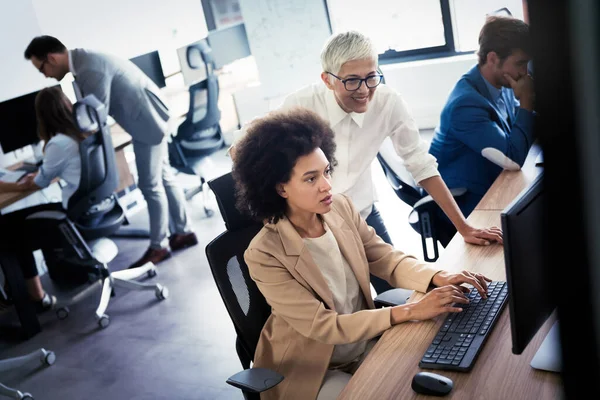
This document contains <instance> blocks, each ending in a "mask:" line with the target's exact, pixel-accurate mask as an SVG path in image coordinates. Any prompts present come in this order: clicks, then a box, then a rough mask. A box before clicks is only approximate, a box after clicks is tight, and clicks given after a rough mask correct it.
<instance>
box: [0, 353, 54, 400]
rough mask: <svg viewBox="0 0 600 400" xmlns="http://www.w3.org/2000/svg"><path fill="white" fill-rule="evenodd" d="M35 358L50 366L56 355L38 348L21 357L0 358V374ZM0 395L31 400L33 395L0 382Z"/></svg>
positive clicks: (28, 362) (19, 399)
mask: <svg viewBox="0 0 600 400" xmlns="http://www.w3.org/2000/svg"><path fill="white" fill-rule="evenodd" d="M35 360H38V361H39V362H40V363H41V364H42V365H46V366H50V365H52V364H54V361H55V360H56V356H55V355H54V353H53V352H51V351H47V350H45V349H38V350H36V351H34V352H31V353H29V354H26V355H24V356H21V357H14V358H7V359H4V360H0V374H1V373H2V372H7V371H13V370H15V369H17V368H20V367H22V366H24V365H27V364H30V363H31V362H33V361H35ZM0 396H3V397H4V396H6V397H10V398H11V399H18V400H33V396H32V395H31V394H30V393H24V392H21V391H19V390H17V389H13V388H10V387H8V386H5V385H3V384H2V383H0Z"/></svg>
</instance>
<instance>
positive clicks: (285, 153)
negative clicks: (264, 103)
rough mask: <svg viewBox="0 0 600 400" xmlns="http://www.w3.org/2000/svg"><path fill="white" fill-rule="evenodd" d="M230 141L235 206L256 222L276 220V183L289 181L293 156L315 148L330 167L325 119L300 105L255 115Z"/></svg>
mask: <svg viewBox="0 0 600 400" xmlns="http://www.w3.org/2000/svg"><path fill="white" fill-rule="evenodd" d="M246 132H247V133H246V135H245V136H244V138H243V139H242V140H240V142H239V143H238V144H236V146H235V160H234V164H233V170H232V174H233V178H234V180H235V186H236V197H237V208H238V209H239V210H240V211H241V212H242V213H246V214H248V215H249V216H250V217H252V218H253V219H256V220H257V221H265V220H267V221H268V222H271V223H276V222H277V221H278V220H279V219H280V218H282V217H283V216H284V215H285V211H286V206H287V203H286V200H285V199H284V198H283V197H281V196H280V195H279V194H278V193H277V191H276V186H277V184H280V183H285V182H288V181H289V180H290V178H291V174H292V170H293V168H294V166H295V165H296V161H297V160H298V158H300V157H302V156H305V155H308V154H310V153H311V152H313V151H314V150H315V149H317V148H320V149H321V150H322V151H323V153H325V156H326V157H327V159H328V160H329V163H330V164H331V167H332V168H333V167H334V166H335V165H336V164H337V161H336V160H335V157H334V153H335V141H334V139H333V131H332V130H331V128H330V127H329V123H328V122H327V121H325V120H324V119H322V118H321V117H320V116H319V115H317V114H316V113H314V112H313V111H310V110H308V109H304V108H295V109H292V110H287V111H274V112H271V113H269V114H267V116H265V117H263V118H259V119H256V120H254V121H253V122H252V123H251V124H250V125H249V126H248V128H247V129H246Z"/></svg>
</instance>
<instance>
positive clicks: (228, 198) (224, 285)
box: [206, 173, 412, 400]
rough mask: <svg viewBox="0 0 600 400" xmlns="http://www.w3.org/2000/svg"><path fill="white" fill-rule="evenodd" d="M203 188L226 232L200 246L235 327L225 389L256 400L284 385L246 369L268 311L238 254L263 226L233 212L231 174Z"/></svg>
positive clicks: (396, 300) (392, 296) (396, 297)
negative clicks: (234, 366)
mask: <svg viewBox="0 0 600 400" xmlns="http://www.w3.org/2000/svg"><path fill="white" fill-rule="evenodd" d="M208 185H209V187H210V188H211V190H212V191H213V192H214V194H215V197H216V199H217V204H218V206H219V211H220V212H221V216H222V217H223V221H224V222H225V228H226V230H225V232H223V233H222V234H221V235H219V236H218V237H217V238H216V239H214V240H213V241H212V242H210V243H209V244H208V245H207V246H206V257H207V258H208V263H209V265H210V269H211V271H212V274H213V278H214V280H215V283H216V285H217V288H218V289H219V293H220V295H221V298H222V299H223V302H224V303H225V308H226V309H227V311H228V313H229V316H230V318H231V320H232V322H233V325H234V327H235V331H236V333H237V339H236V343H235V348H236V352H237V354H238V358H239V359H240V362H241V364H242V367H243V368H244V370H243V371H241V372H238V373H237V374H235V375H233V376H231V377H230V378H229V379H227V383H228V384H230V385H232V386H235V387H237V388H240V389H241V390H242V393H243V394H244V398H245V399H246V400H254V399H256V400H258V399H259V398H260V393H261V392H264V391H266V390H268V389H270V388H272V387H274V386H276V385H277V384H279V383H280V382H281V381H282V380H283V379H284V377H283V376H281V375H280V374H278V373H276V372H275V371H272V370H269V369H265V368H250V365H251V363H252V362H253V360H254V352H255V351H256V346H257V344H258V339H259V337H260V333H261V331H262V328H263V326H264V324H265V323H266V321H267V319H268V318H269V316H270V315H271V307H270V306H269V305H268V303H267V301H266V300H265V298H264V297H263V295H262V293H261V292H260V290H259V289H258V287H257V286H256V283H254V281H253V280H252V278H251V277H250V273H249V271H248V266H247V265H246V262H245V261H244V252H245V251H246V249H247V247H248V245H249V244H250V242H251V241H252V239H253V238H254V236H256V234H257V233H258V232H259V231H260V230H261V229H262V226H263V225H262V224H261V223H257V222H255V221H253V220H252V219H250V218H248V217H247V216H245V215H243V214H242V213H240V212H239V211H238V209H237V208H236V207H235V186H234V181H233V177H232V175H231V173H227V174H225V175H223V176H220V177H218V178H216V179H212V180H210V181H209V182H208ZM411 293H412V291H408V290H406V289H392V290H389V291H387V292H384V293H382V294H381V295H379V296H377V297H376V298H375V305H376V306H377V307H383V306H393V305H398V304H403V303H405V302H406V298H407V297H408V296H409V295H410V294H411Z"/></svg>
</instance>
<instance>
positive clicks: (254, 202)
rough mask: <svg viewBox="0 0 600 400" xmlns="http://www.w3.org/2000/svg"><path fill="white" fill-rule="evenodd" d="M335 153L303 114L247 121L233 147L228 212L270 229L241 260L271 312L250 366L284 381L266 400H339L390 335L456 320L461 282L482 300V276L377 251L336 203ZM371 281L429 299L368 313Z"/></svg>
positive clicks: (366, 229) (321, 125)
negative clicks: (432, 321)
mask: <svg viewBox="0 0 600 400" xmlns="http://www.w3.org/2000/svg"><path fill="white" fill-rule="evenodd" d="M283 132H285V134H284V133H283ZM335 153H336V144H335V142H334V132H333V131H332V129H331V128H330V124H329V122H328V121H327V120H324V119H323V118H321V117H319V116H318V115H317V114H316V113H314V112H312V111H309V110H307V109H304V108H298V109H290V110H285V111H277V112H273V113H271V114H269V115H267V116H266V117H264V118H261V119H258V120H255V121H254V122H253V123H252V124H251V125H250V126H249V127H248V129H247V134H246V135H245V137H244V138H243V139H241V141H240V142H238V144H237V145H236V156H235V160H234V163H233V170H232V174H233V177H234V180H235V184H236V196H237V207H238V209H239V210H240V211H242V212H244V213H247V214H249V215H250V216H252V217H253V218H254V219H256V220H257V221H267V223H266V224H265V225H264V227H263V228H262V230H261V231H260V232H259V233H258V234H257V235H256V236H255V237H254V239H253V240H252V242H251V243H250V245H249V246H248V249H247V250H246V252H245V253H244V260H245V261H246V264H247V265H248V268H249V272H250V276H251V277H252V279H253V280H254V282H256V284H257V286H258V288H259V290H260V291H261V293H262V294H263V296H264V297H265V299H266V301H267V303H268V304H269V305H270V306H271V315H270V317H269V319H268V320H267V322H266V323H265V325H264V327H263V329H262V332H261V335H260V338H259V341H258V345H257V347H256V352H255V354H254V367H262V368H269V369H272V370H274V371H277V372H278V373H280V374H282V375H283V376H284V377H285V379H284V380H283V381H282V382H281V383H280V384H279V385H277V386H275V387H274V388H272V389H270V390H268V391H266V392H264V393H262V395H261V398H262V399H263V400H269V399H286V400H295V399H299V400H300V399H301V400H310V399H318V400H325V399H336V398H337V397H338V395H339V394H340V392H341V391H342V390H343V389H344V387H345V386H346V384H347V383H348V381H349V380H350V378H351V377H352V374H353V373H354V372H355V371H356V369H357V368H358V367H359V366H360V364H361V363H362V361H363V360H364V358H365V357H366V355H367V354H368V352H369V350H370V349H371V348H372V347H373V346H374V345H375V343H376V339H377V338H378V337H379V336H380V335H381V334H383V333H384V332H385V331H386V330H387V329H390V328H391V327H392V326H394V325H397V324H401V323H403V322H407V321H411V320H426V319H429V318H433V317H435V316H437V315H440V314H444V313H446V312H461V310H462V308H460V307H459V304H461V303H462V304H464V303H467V302H468V300H467V298H466V296H465V295H464V293H465V292H468V291H469V289H468V288H467V287H465V286H462V285H463V284H470V285H472V286H473V287H474V288H476V289H477V290H478V291H479V292H480V293H482V296H484V297H485V296H486V293H487V282H489V281H490V280H489V279H488V278H486V277H485V276H483V275H480V274H473V273H471V272H468V271H462V272H459V273H452V272H448V271H443V270H441V269H440V268H438V267H437V266H434V265H430V264H426V263H424V262H421V261H420V260H418V259H417V258H416V257H413V256H411V255H409V254H405V253H403V252H402V251H400V250H396V249H394V247H392V246H391V245H389V244H387V243H385V242H384V241H383V240H382V239H381V238H380V237H379V236H378V235H377V234H376V232H375V230H374V229H373V228H372V227H370V226H369V225H368V224H367V223H366V221H365V219H364V218H363V217H362V216H361V214H360V212H359V211H358V210H356V209H355V207H354V205H353V202H352V201H351V200H350V199H349V198H348V197H347V196H346V195H344V194H333V190H332V189H333V186H332V180H333V179H335V178H333V177H334V176H335V174H336V173H337V170H335V171H334V168H335V167H336V164H337V161H336V158H335V155H334V154H335ZM369 273H371V274H374V275H376V276H378V277H379V278H380V279H383V280H385V281H386V282H388V283H389V284H390V285H391V286H394V287H397V286H401V287H404V288H409V289H413V290H418V291H421V292H426V294H425V295H424V296H423V297H422V298H421V299H420V300H418V301H416V302H413V303H408V304H403V305H399V306H395V307H387V308H380V309H375V306H374V304H373V300H372V299H371V293H370V287H369ZM455 303H459V304H455Z"/></svg>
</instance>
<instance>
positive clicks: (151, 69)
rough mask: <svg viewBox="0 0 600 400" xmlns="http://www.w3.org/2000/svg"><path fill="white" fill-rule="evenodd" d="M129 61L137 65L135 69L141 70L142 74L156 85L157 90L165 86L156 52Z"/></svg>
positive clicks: (158, 56)
mask: <svg viewBox="0 0 600 400" xmlns="http://www.w3.org/2000/svg"><path fill="white" fill-rule="evenodd" d="M130 61H131V62H132V63H134V64H135V65H137V67H138V68H139V69H141V70H142V72H143V73H144V74H146V76H148V78H150V79H151V80H152V82H154V83H155V84H156V86H158V87H159V88H163V87H165V86H167V82H166V81H165V75H164V72H163V69H162V64H161V62H160V55H159V54H158V51H153V52H151V53H147V54H142V55H140V56H137V57H134V58H132V59H130Z"/></svg>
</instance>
